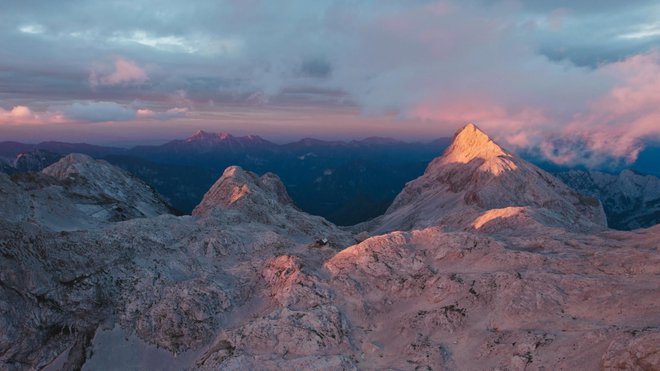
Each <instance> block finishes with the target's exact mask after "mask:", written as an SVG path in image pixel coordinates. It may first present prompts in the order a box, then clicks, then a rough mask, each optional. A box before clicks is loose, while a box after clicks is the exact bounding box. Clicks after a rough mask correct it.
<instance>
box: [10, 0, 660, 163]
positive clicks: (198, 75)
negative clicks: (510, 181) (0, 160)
mask: <svg viewBox="0 0 660 371" xmlns="http://www.w3.org/2000/svg"><path fill="white" fill-rule="evenodd" d="M34 3H35V2H10V3H8V4H3V11H2V12H1V13H0V82H1V84H0V107H4V108H3V109H2V110H1V111H0V123H10V122H11V123H15V122H19V121H21V122H24V123H44V124H53V125H55V124H57V123H58V122H62V120H68V121H75V122H131V121H136V122H137V121H140V120H161V121H162V120H168V122H167V123H163V125H162V127H161V128H160V132H168V131H169V132H171V133H172V135H175V134H174V133H179V132H180V128H181V127H182V126H185V125H188V124H187V123H188V121H185V120H188V119H190V117H191V115H195V117H204V118H206V120H207V121H204V122H201V121H197V124H198V125H212V124H213V125H218V126H219V127H218V130H223V129H226V126H227V125H229V124H228V122H229V121H228V117H230V118H233V117H235V116H236V115H238V114H239V113H238V112H239V111H240V112H241V113H240V114H244V113H245V112H244V111H243V109H242V108H240V109H236V108H235V107H237V106H238V107H244V106H247V107H253V108H251V110H252V111H251V113H252V114H251V115H250V117H251V118H253V119H254V120H256V121H254V122H253V126H252V127H253V128H254V130H257V129H258V128H269V130H271V129H272V126H271V125H272V121H273V120H272V119H270V118H269V117H267V116H265V115H261V114H258V112H261V111H262V110H263V109H264V108H263V107H269V109H270V110H271V111H272V112H274V113H271V114H275V115H276V116H277V122H278V125H280V131H282V132H294V131H297V132H299V133H301V134H300V135H301V136H302V135H306V134H308V133H312V132H314V133H317V132H324V133H326V134H328V135H335V136H336V135H344V136H351V135H356V133H358V132H360V133H362V132H364V130H362V129H360V128H358V127H357V126H356V125H355V124H356V122H359V121H360V120H362V122H363V127H364V128H370V130H373V131H376V132H371V135H379V134H382V133H383V132H388V133H392V132H394V131H393V129H392V128H393V127H398V130H399V131H398V133H399V134H400V135H402V136H405V135H407V134H409V133H412V132H414V133H419V136H424V137H428V136H429V135H433V136H440V135H448V134H451V132H453V130H455V129H456V128H457V127H458V126H460V125H462V124H464V123H465V122H468V121H473V122H475V123H477V124H479V125H481V126H483V127H484V128H485V129H486V130H488V131H490V132H492V133H497V134H498V135H499V138H498V139H499V140H501V141H504V142H506V143H508V145H509V146H510V147H512V148H518V149H521V150H529V149H533V150H534V151H536V152H537V153H538V154H539V155H541V156H544V157H545V158H547V159H550V160H552V161H554V162H557V163H564V164H575V163H582V164H587V165H589V166H598V165H600V164H603V163H606V162H610V161H612V160H615V161H619V162H623V163H625V162H630V161H632V160H633V159H634V158H635V157H636V155H637V153H638V152H639V149H640V148H641V146H642V145H643V143H644V142H645V141H648V140H651V139H654V138H658V136H659V135H660V133H659V131H660V129H659V128H658V127H660V125H659V124H656V123H657V122H658V111H657V108H656V107H658V106H660V105H659V104H658V103H659V102H658V97H659V96H660V94H658V93H659V92H658V90H657V86H659V84H658V83H659V81H658V76H659V74H658V72H659V69H660V67H659V65H660V60H659V57H658V52H657V51H656V50H657V48H658V47H659V46H660V33H658V32H656V31H657V30H658V23H657V19H658V15H660V4H658V3H657V2H656V1H652V0H640V1H636V2H634V3H631V2H621V1H616V0H603V1H599V2H593V1H587V0H574V1H568V0H558V1H557V0H554V1H551V0H534V1H515V0H513V1H512V0H501V1H486V0H466V1H458V0H438V1H436V0H413V1H410V0H406V1H404V0H391V1H369V0H368V1H362V2H351V1H331V0H318V1H313V2H311V1H306V0H292V1H287V2H278V3H273V2H271V1H266V0H250V1H235V0H225V1H215V0H213V1H212V0H200V1H196V2H194V3H182V2H179V1H174V0H164V1H159V2H157V3H156V2H153V1H149V0H142V1H134V2H120V3H112V4H110V3H108V2H104V1H100V0H88V1H82V0H63V1H60V2H57V4H54V3H52V2H47V1H42V2H39V1H36V3H38V4H34ZM36 5H39V6H36ZM154 9H158V11H154ZM46 61H47V63H46ZM134 102H139V103H134ZM15 107H40V109H34V108H32V109H27V108H25V109H27V110H28V111H29V113H25V112H24V111H25V109H24V108H15ZM292 107H293V108H295V109H291V108H292ZM310 107H314V109H315V110H316V112H324V113H325V114H326V117H327V118H328V119H319V118H318V117H316V116H314V117H312V116H310V115H309V114H308V112H309V111H308V110H309V109H310ZM347 107H349V108H355V111H356V112H357V114H356V117H352V118H350V119H347V120H345V121H344V124H342V122H333V123H332V124H327V123H328V122H329V118H331V117H334V116H333V115H334V114H337V115H340V116H341V115H343V114H344V113H345V112H346V110H347ZM285 108H286V109H285ZM16 109H18V111H16V112H14V110H16ZM230 110H234V116H232V112H229V111H230ZM33 111H36V112H38V113H34V112H33ZM12 112H13V113H12ZM269 112H270V111H269ZM283 112H286V113H287V114H289V116H288V118H287V117H283V116H281V115H282V114H283ZM19 115H23V116H24V117H22V118H20V119H18V116H19ZM360 115H361V116H360ZM342 117H343V116H342ZM374 117H379V119H378V120H374V119H373V118H374ZM223 120H224V121H223ZM374 122H381V123H382V126H380V127H377V126H371V125H372V124H373V123H374ZM177 125H178V126H177ZM223 125H224V126H223ZM322 125H326V126H322ZM358 125H359V124H358ZM5 127H8V125H5ZM97 127H99V129H95V130H98V135H99V136H101V135H102V134H103V133H102V130H108V129H107V128H106V127H105V126H103V127H101V126H99V125H97ZM193 129H196V128H191V131H192V130H193ZM245 129H246V130H247V131H249V130H248V129H249V127H248V128H245ZM2 130H4V131H3V133H4V134H10V133H11V132H10V131H9V130H10V129H2ZM90 130H91V129H90ZM272 130H274V129H272ZM360 130H361V131H360ZM379 130H380V132H379ZM424 130H425V131H426V132H425V133H423V131H424ZM90 132H91V131H90ZM142 135H143V136H148V133H146V132H144V133H142Z"/></svg>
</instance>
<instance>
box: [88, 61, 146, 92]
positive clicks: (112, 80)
mask: <svg viewBox="0 0 660 371" xmlns="http://www.w3.org/2000/svg"><path fill="white" fill-rule="evenodd" d="M102 69H104V70H105V71H104V72H99V71H98V70H97V69H93V70H92V72H91V73H90V76H89V83H90V85H91V86H92V87H96V86H99V85H141V84H144V83H145V82H146V81H147V80H148V79H149V77H148V76H147V72H146V71H145V70H144V69H142V68H141V67H140V66H138V65H137V64H136V63H135V62H133V61H130V60H128V59H126V58H123V57H117V58H115V61H114V68H102Z"/></svg>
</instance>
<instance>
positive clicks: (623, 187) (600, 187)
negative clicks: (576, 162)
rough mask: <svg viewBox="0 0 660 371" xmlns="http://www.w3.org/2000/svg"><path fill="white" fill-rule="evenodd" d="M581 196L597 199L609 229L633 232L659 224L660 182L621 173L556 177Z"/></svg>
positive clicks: (571, 173)
mask: <svg viewBox="0 0 660 371" xmlns="http://www.w3.org/2000/svg"><path fill="white" fill-rule="evenodd" d="M557 177H559V178H560V179H561V180H562V181H564V182H565V183H566V184H568V185H569V186H570V187H571V188H573V189H575V190H576V191H577V192H580V193H581V194H585V195H589V196H591V197H595V198H598V199H599V200H600V201H601V202H602V203H603V207H604V208H605V214H606V215H607V223H608V225H609V227H610V228H615V229H622V230H632V229H637V228H647V227H650V226H653V225H656V224H658V223H659V222H660V178H658V177H656V176H653V175H642V174H637V173H635V172H633V171H631V170H623V171H622V172H621V173H619V174H608V173H603V172H600V171H593V170H592V171H585V170H571V171H567V172H563V173H558V174H557Z"/></svg>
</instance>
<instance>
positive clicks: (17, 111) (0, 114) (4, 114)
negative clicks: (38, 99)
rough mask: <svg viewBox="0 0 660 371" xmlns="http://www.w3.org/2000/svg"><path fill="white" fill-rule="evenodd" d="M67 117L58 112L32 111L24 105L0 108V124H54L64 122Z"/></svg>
mask: <svg viewBox="0 0 660 371" xmlns="http://www.w3.org/2000/svg"><path fill="white" fill-rule="evenodd" d="M67 121H68V119H67V118H66V117H65V116H64V115H63V114H62V113H59V112H42V113H36V112H33V111H32V110H31V109H30V108H29V107H26V106H15V107H13V108H12V109H11V110H5V109H3V108H0V125H12V124H15V125H21V124H36V125H39V124H55V123H64V122H67Z"/></svg>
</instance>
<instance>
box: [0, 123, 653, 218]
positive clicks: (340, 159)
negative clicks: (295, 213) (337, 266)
mask: <svg viewBox="0 0 660 371" xmlns="http://www.w3.org/2000/svg"><path fill="white" fill-rule="evenodd" d="M450 141H451V139H450V138H439V139H436V140H433V141H431V142H419V143H407V142H403V141H399V140H396V139H392V138H383V137H370V138H366V139H362V140H351V141H325V140H320V139H315V138H304V139H301V140H298V141H295V142H292V143H287V144H276V143H273V142H270V141H268V140H266V139H264V138H261V137H259V136H257V135H247V136H233V135H231V134H228V133H209V132H205V131H201V130H200V131H198V132H196V133H194V134H193V135H192V136H190V137H188V138H185V139H179V140H172V141H170V142H167V143H165V144H162V145H141V146H136V147H133V148H128V149H126V148H118V147H107V146H96V145H90V144H86V143H63V142H43V143H39V144H24V143H18V142H0V171H3V172H6V173H14V172H25V171H39V170H41V169H43V168H45V167H46V166H48V165H50V164H52V163H54V162H56V161H57V160H59V159H60V158H61V157H63V156H64V155H66V154H69V153H83V154H87V155H89V156H92V157H94V158H97V159H105V160H106V161H108V162H110V163H111V164H114V165H116V166H119V167H121V168H122V169H124V170H126V171H128V172H130V173H131V174H133V175H134V176H137V177H138V178H140V179H142V180H143V181H144V182H145V183H147V184H148V185H150V186H151V187H153V188H154V189H156V190H157V191H158V192H159V193H160V194H162V195H163V197H164V198H165V199H166V200H167V201H168V202H169V203H170V204H171V205H172V206H173V207H174V208H175V209H177V210H179V211H180V212H181V213H184V214H189V213H191V212H192V210H193V208H194V207H195V206H196V205H197V204H198V203H199V202H200V200H201V199H202V196H203V195H204V193H205V192H206V191H207V190H208V189H209V187H210V186H211V185H212V184H213V183H214V182H215V180H216V179H217V178H218V177H219V176H220V175H221V174H222V172H223V171H224V170H225V168H226V167H228V166H231V165H238V166H241V167H243V168H245V169H246V170H249V171H253V172H255V173H257V174H264V173H266V172H273V173H275V174H278V175H279V176H280V177H281V179H282V181H283V183H284V184H285V185H286V187H287V189H288V191H289V194H290V195H291V198H292V199H293V200H294V202H295V203H296V205H298V206H299V207H300V208H302V209H303V210H305V211H307V212H309V213H312V214H316V215H321V216H323V217H325V218H327V219H328V220H330V221H332V222H333V223H336V224H338V225H353V224H356V223H359V222H363V221H366V220H369V219H372V218H374V217H376V216H378V215H381V214H383V213H384V212H385V210H386V209H387V208H388V207H389V206H390V204H391V203H392V201H393V200H394V197H395V196H396V195H397V194H398V193H399V191H401V189H403V187H404V185H405V184H406V183H407V182H409V181H411V180H413V179H415V178H417V177H418V176H420V175H422V174H423V172H424V169H425V168H426V164H427V163H428V162H430V161H431V160H432V159H433V158H435V157H437V156H439V155H440V154H441V153H442V152H443V151H444V150H445V148H446V147H447V146H448V144H449V143H450ZM656 152H660V149H659V148H655V147H652V146H651V147H648V148H646V149H645V150H644V151H643V152H642V153H641V154H640V157H639V161H638V163H635V164H633V166H632V168H633V169H643V170H638V171H643V172H646V173H648V174H660V167H659V166H658V165H657V163H654V160H653V156H654V153H656ZM2 157H4V159H3V158H2ZM528 159H529V158H528ZM530 160H531V162H533V163H535V164H536V165H538V166H540V167H541V168H543V169H545V170H547V171H550V172H552V173H563V174H565V173H566V172H567V171H569V170H573V169H570V168H566V167H557V166H555V165H552V164H549V163H545V162H543V161H542V160H538V159H536V161H535V159H534V158H532V159H530ZM581 171H582V172H583V173H584V174H583V175H581V176H580V178H584V179H586V180H585V181H580V180H575V179H572V178H574V177H570V178H567V177H566V176H560V178H561V179H562V180H564V181H566V182H567V183H568V184H569V185H570V186H572V187H573V188H575V189H576V190H578V191H579V192H582V193H586V194H589V195H593V196H595V197H598V198H599V199H601V201H602V202H603V205H604V207H605V211H606V213H607V215H608V222H609V223H610V226H611V227H613V228H619V229H631V228H638V227H644V226H649V225H653V224H655V223H657V222H658V220H659V219H660V216H659V215H656V214H657V213H656V214H654V213H651V214H650V215H646V214H648V213H646V211H648V209H644V210H646V211H644V212H641V213H642V214H644V215H641V214H640V211H639V210H640V209H639V208H637V207H633V206H628V207H621V206H620V205H621V204H622V202H623V201H621V200H625V199H626V198H622V197H623V196H622V195H621V194H620V193H617V194H613V193H611V192H603V191H602V187H601V188H599V186H598V185H596V184H593V183H590V182H588V181H587V180H588V179H592V178H593V177H591V178H589V171H587V170H581ZM614 175H616V174H614ZM596 177H598V176H596ZM654 179H657V178H655V177H654ZM656 196H657V197H656ZM625 197H628V199H629V200H632V201H631V202H633V201H634V202H635V203H634V205H637V204H640V202H648V200H647V198H649V197H650V199H651V200H654V199H655V198H660V195H656V194H655V193H654V194H652V195H649V194H648V193H646V194H643V193H639V192H637V193H634V194H631V195H625ZM627 204H628V205H632V204H629V203H627ZM645 213H646V214H645ZM615 214H616V216H615ZM624 220H628V221H627V222H626V221H624ZM633 220H634V222H631V221H633Z"/></svg>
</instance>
